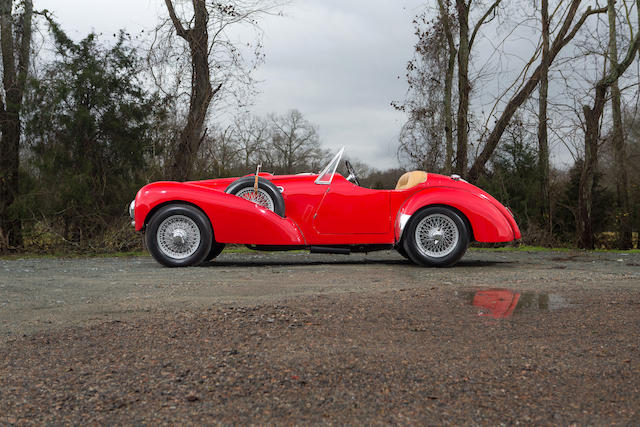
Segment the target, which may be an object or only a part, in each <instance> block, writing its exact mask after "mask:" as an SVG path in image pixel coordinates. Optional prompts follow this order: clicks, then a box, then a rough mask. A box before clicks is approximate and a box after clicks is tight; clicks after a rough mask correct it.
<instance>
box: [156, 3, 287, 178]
mask: <svg viewBox="0 0 640 427" xmlns="http://www.w3.org/2000/svg"><path fill="white" fill-rule="evenodd" d="M165 5H166V7H167V11H168V15H169V17H168V19H167V20H166V21H165V22H163V23H162V24H161V25H160V26H159V27H158V29H157V31H156V39H155V40H154V44H153V46H152V49H151V54H150V62H151V63H152V65H158V67H157V68H156V67H153V71H154V72H153V76H154V79H155V81H156V83H157V84H158V85H159V86H161V87H162V86H168V85H172V87H173V90H175V91H180V90H181V89H182V85H183V84H184V82H182V81H181V76H180V74H181V73H180V71H181V70H182V68H181V67H182V65H183V64H189V66H188V67H187V70H188V71H190V75H191V79H190V84H187V85H186V86H187V88H186V90H187V92H188V94H189V109H188V112H187V114H186V120H185V123H184V128H183V129H182V131H181V133H180V136H179V138H178V141H177V143H176V145H175V149H174V153H173V161H172V163H171V165H170V170H169V175H170V176H171V178H172V179H175V180H185V179H187V178H188V177H189V175H190V173H191V170H192V165H193V162H194V159H195V156H196V154H197V152H198V148H199V147H200V144H201V142H202V140H203V138H204V137H205V134H206V128H205V124H206V120H207V114H208V113H209V110H210V105H211V103H212V102H214V103H221V102H222V99H223V95H224V94H225V93H229V92H232V91H233V90H235V89H237V87H238V86H235V85H236V84H237V83H240V84H241V85H245V86H250V85H251V84H252V79H251V71H252V70H253V69H254V68H255V66H256V65H257V64H258V63H259V62H260V61H261V59H262V54H261V53H260V50H259V48H260V46H261V45H260V43H259V42H258V43H257V44H256V51H255V54H256V55H255V60H254V62H253V63H251V62H249V61H247V60H245V57H244V56H243V53H242V50H241V49H239V47H238V46H236V45H235V44H234V43H233V42H232V40H231V39H230V38H229V36H228V31H229V29H230V27H236V26H239V25H245V26H250V27H252V28H254V29H257V28H258V27H257V25H258V23H257V21H256V17H257V16H258V15H261V14H265V13H269V11H271V10H274V8H275V7H276V5H277V4H276V3H274V2H270V1H269V0H234V1H230V2H225V3H218V2H206V1H205V0H165ZM176 36H177V37H178V38H179V39H182V41H183V44H180V43H179V42H178V40H176V38H175V37H176ZM176 64H178V65H177V69H176V68H174V67H176ZM171 71H173V72H174V73H175V74H174V76H175V77H174V79H168V78H167V76H166V73H167V72H171ZM239 98H242V96H239Z"/></svg>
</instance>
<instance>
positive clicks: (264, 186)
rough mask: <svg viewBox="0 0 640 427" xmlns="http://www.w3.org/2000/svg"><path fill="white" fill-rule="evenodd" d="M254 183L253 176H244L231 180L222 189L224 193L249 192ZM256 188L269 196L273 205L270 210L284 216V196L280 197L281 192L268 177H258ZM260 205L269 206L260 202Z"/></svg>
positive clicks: (263, 194)
mask: <svg viewBox="0 0 640 427" xmlns="http://www.w3.org/2000/svg"><path fill="white" fill-rule="evenodd" d="M254 184H255V176H245V177H242V178H238V179H236V180H235V181H233V182H232V183H231V184H229V186H228V187H227V188H226V190H224V191H225V193H229V194H235V195H238V193H243V192H247V194H251V193H250V191H253V186H254ZM258 190H259V191H260V194H261V195H262V196H266V197H269V199H270V200H271V205H272V207H273V209H271V210H272V211H273V212H275V213H277V214H278V215H280V216H281V217H283V218H284V197H282V194H281V193H280V190H278V187H276V186H275V185H273V183H272V182H271V181H269V180H268V179H264V178H262V177H258ZM240 197H242V196H240ZM245 198H246V197H245ZM260 205H261V206H264V207H266V208H267V209H270V207H269V206H267V205H266V204H262V203H260Z"/></svg>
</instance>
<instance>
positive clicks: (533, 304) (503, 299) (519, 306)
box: [458, 289, 569, 319]
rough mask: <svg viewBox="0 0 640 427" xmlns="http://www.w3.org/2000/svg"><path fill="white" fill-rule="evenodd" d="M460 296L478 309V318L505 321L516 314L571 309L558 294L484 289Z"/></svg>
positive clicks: (463, 293)
mask: <svg viewBox="0 0 640 427" xmlns="http://www.w3.org/2000/svg"><path fill="white" fill-rule="evenodd" d="M458 295H460V296H461V297H462V298H464V299H466V300H467V301H468V302H469V304H471V305H473V306H475V307H477V308H478V316H482V317H489V318H492V319H505V318H508V317H511V316H513V315H514V314H521V313H526V312H534V311H549V310H558V309H561V308H566V307H569V302H568V301H567V300H566V299H565V298H564V297H562V296H560V295H557V294H538V293H533V292H517V291H514V290H512V289H483V290H480V291H465V292H458Z"/></svg>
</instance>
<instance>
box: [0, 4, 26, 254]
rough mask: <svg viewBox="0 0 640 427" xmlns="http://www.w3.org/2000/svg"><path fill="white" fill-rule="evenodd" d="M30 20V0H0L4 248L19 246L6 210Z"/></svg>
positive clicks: (0, 229) (14, 174) (12, 192)
mask: <svg viewBox="0 0 640 427" xmlns="http://www.w3.org/2000/svg"><path fill="white" fill-rule="evenodd" d="M14 3H15V4H14ZM14 9H15V10H14ZM14 11H15V12H16V14H17V16H15V17H14ZM32 17H33V2H32V1H31V0H22V1H16V2H14V1H12V0H0V48H1V50H2V83H3V87H4V99H3V97H2V95H1V94H0V132H1V133H2V137H1V139H0V238H2V236H3V235H4V237H5V238H6V239H7V243H8V245H9V246H14V247H15V246H19V245H20V244H21V243H22V235H21V224H20V221H19V220H17V219H15V218H12V216H11V214H10V212H9V209H10V207H11V205H12V204H13V202H14V201H15V199H16V196H17V192H18V189H19V187H20V182H19V170H20V134H21V121H20V112H21V110H22V104H23V97H24V90H25V84H26V81H27V72H28V70H29V55H30V49H31V21H32ZM14 21H15V22H16V23H17V25H16V26H15V27H14Z"/></svg>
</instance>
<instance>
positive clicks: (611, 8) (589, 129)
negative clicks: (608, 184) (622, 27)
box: [576, 0, 640, 249]
mask: <svg viewBox="0 0 640 427" xmlns="http://www.w3.org/2000/svg"><path fill="white" fill-rule="evenodd" d="M636 7H638V5H637V4H636ZM607 11H608V12H609V54H608V57H609V58H610V60H609V62H612V59H613V58H614V57H613V54H614V53H616V54H617V45H616V42H615V37H616V28H615V0H608V2H607ZM631 29H632V30H633V28H631ZM635 30H636V34H635V36H634V37H633V38H632V40H631V41H630V43H629V46H628V48H627V53H626V56H625V58H624V59H623V60H622V62H620V63H618V62H617V58H615V59H613V63H611V64H610V67H609V71H608V72H607V73H605V75H604V76H603V77H602V78H601V79H600V80H599V81H598V82H597V83H596V85H595V94H594V98H593V106H588V105H583V107H582V112H583V114H584V123H585V135H584V166H583V168H582V173H581V175H580V186H579V190H578V218H577V224H576V225H577V230H576V234H577V238H578V239H577V240H578V245H579V246H580V247H581V248H583V249H593V248H594V239H593V226H592V223H593V219H592V217H591V207H592V191H593V183H594V175H595V172H596V170H597V166H598V145H599V143H600V119H601V117H602V113H603V111H604V106H605V103H606V102H607V96H606V95H607V91H608V90H609V88H611V87H612V86H613V84H614V83H616V82H617V81H618V79H619V78H620V76H621V75H622V74H623V73H624V72H625V71H626V70H627V68H628V67H629V66H630V65H631V63H632V62H633V60H634V59H635V57H636V54H637V52H638V46H639V45H640V30H639V29H638V28H636V29H635ZM616 56H617V55H616ZM614 108H615V107H614ZM614 114H615V113H614ZM614 128H615V124H614ZM614 132H615V131H614Z"/></svg>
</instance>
